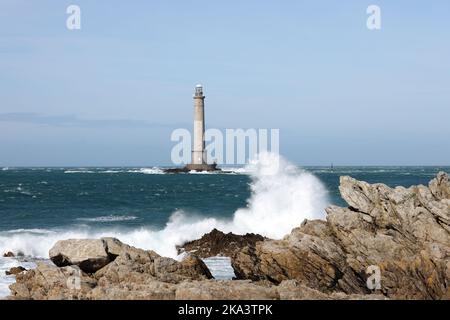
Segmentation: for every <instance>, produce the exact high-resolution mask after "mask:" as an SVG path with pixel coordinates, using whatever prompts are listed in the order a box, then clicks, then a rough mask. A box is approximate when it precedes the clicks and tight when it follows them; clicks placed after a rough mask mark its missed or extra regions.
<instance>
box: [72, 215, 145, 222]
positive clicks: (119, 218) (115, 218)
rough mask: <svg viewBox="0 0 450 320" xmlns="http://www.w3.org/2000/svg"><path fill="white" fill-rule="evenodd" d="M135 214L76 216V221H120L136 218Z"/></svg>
mask: <svg viewBox="0 0 450 320" xmlns="http://www.w3.org/2000/svg"><path fill="white" fill-rule="evenodd" d="M136 219H137V217H135V216H114V215H109V216H100V217H92V218H77V220H78V221H87V222H120V221H131V220H136Z"/></svg>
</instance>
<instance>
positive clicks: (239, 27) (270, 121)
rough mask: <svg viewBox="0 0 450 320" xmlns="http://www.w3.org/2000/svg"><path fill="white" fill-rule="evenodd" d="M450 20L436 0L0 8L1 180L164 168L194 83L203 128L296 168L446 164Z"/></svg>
mask: <svg viewBox="0 0 450 320" xmlns="http://www.w3.org/2000/svg"><path fill="white" fill-rule="evenodd" d="M70 4H77V5H79V6H80V7H81V12H82V13H81V14H82V15H81V27H82V29H81V30H74V31H70V30H68V29H67V28H66V19H67V17H68V15H67V14H66V8H67V6H68V5H70ZM370 4H376V5H378V6H380V8H381V18H382V28H381V30H378V31H369V30H368V29H367V28H366V19H367V17H368V16H367V14H366V8H367V6H368V5H370ZM449 14H450V2H449V1H446V0H436V1H432V2H425V1H406V0H398V1H376V0H372V1H362V0H354V1H321V0H315V1H312V0H311V1H299V0H292V1H287V0H286V1H273V0H272V1H264V0H263V1H261V0H258V1H256V0H247V1H234V0H231V1H211V0H208V1H204V0H194V1H186V0H184V1H181V0H179V1H137V0H136V1H106V0H104V1H87V0H72V1H61V0H53V1H50V0H40V1H23V0H0V166H19V165H22V166H32V165H33V166H69V165H71V166H89V165H92V166H102V165H113V166H114V165H117V166H119V165H131V166H134V165H164V164H166V165H167V164H170V150H171V148H172V147H173V145H174V143H173V142H171V141H170V133H171V132H172V130H173V129H175V128H179V127H186V128H189V129H190V128H191V118H192V92H193V89H194V86H195V85H196V84H197V83H202V84H204V86H205V91H206V96H207V98H206V117H207V126H208V127H214V128H279V129H280V151H281V153H282V154H284V155H285V156H286V157H287V158H288V159H290V160H291V161H293V162H295V163H298V164H302V165H329V164H330V163H331V162H333V163H334V164H335V165H433V164H436V165H449V164H450V125H449V122H450V121H449V120H450V90H449V88H450V41H449V39H450V20H449V19H448V17H449Z"/></svg>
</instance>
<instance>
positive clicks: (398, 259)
mask: <svg viewBox="0 0 450 320" xmlns="http://www.w3.org/2000/svg"><path fill="white" fill-rule="evenodd" d="M340 181H341V184H340V187H339V190H340V192H341V195H342V197H343V198H344V199H345V200H346V201H347V203H348V204H349V207H348V208H341V207H337V206H330V207H328V208H327V209H326V212H327V221H326V222H324V221H307V222H306V223H303V224H302V226H300V227H299V228H296V229H294V230H293V231H292V232H291V234H290V235H288V236H286V237H285V238H284V239H282V240H266V241H263V242H258V243H256V245H255V246H248V247H246V248H244V249H243V250H241V251H240V252H239V253H238V254H237V255H236V256H235V258H234V259H233V261H232V265H233V267H234V269H235V273H236V275H237V276H238V278H240V279H251V280H254V281H258V280H269V281H271V282H273V283H275V284H280V283H283V282H284V281H287V280H297V281H298V283H300V285H302V286H306V287H308V288H310V289H313V290H317V291H319V292H321V293H326V294H328V295H329V297H330V298H333V299H334V298H338V297H337V296H336V294H345V295H346V296H345V298H351V296H352V295H356V296H354V297H358V295H361V294H364V295H365V294H369V293H371V290H369V288H367V285H366V279H367V274H366V270H367V268H368V267H369V266H378V267H379V268H380V270H381V290H378V291H377V293H378V294H382V295H383V296H385V297H389V298H401V299H450V277H449V275H450V192H449V190H450V184H449V180H448V176H447V174H445V173H442V172H441V173H439V174H438V176H437V177H436V178H435V179H433V180H432V181H431V182H430V184H429V187H428V188H427V187H425V186H413V187H410V188H404V187H396V188H390V187H388V186H386V185H384V184H368V183H366V182H362V181H357V180H355V179H353V178H350V177H341V180H340ZM294 291H295V290H294ZM291 294H293V295H294V296H296V297H301V296H299V295H298V294H294V293H287V295H286V297H288V298H289V297H290V295H291ZM333 295H334V296H333ZM282 297H283V295H282Z"/></svg>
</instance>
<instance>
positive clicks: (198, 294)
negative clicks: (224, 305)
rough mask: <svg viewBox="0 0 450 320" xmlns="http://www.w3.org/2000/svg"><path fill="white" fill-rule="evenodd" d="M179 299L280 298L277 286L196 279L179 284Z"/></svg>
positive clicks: (177, 296) (176, 296) (176, 294)
mask: <svg viewBox="0 0 450 320" xmlns="http://www.w3.org/2000/svg"><path fill="white" fill-rule="evenodd" d="M175 298H176V299H178V300H274V299H279V295H278V292H277V289H276V287H275V286H272V285H271V284H267V283H251V282H250V281H230V280H220V281H213V282H211V281H196V282H183V283H181V284H180V285H178V286H177V289H176V293H175Z"/></svg>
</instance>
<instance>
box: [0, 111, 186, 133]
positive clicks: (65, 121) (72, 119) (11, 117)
mask: <svg viewBox="0 0 450 320" xmlns="http://www.w3.org/2000/svg"><path fill="white" fill-rule="evenodd" d="M0 122H20V123H29V124H36V125H47V126H58V127H79V128H135V129H141V128H176V127H186V124H180V123H178V124H177V123H156V122H149V121H145V120H135V119H82V118H79V117H78V116H76V115H43V114H40V113H33V112H12V113H0Z"/></svg>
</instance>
